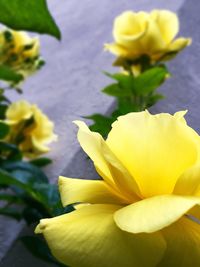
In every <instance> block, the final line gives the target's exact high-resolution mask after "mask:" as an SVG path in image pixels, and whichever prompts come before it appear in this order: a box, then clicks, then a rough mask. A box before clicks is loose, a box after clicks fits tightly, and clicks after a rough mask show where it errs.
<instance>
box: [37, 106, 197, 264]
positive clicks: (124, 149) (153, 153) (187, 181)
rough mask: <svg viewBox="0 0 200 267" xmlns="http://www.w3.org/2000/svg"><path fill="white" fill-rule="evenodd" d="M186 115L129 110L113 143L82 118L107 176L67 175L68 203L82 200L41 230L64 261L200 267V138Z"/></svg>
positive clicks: (88, 147)
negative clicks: (88, 177) (90, 178)
mask: <svg viewBox="0 0 200 267" xmlns="http://www.w3.org/2000/svg"><path fill="white" fill-rule="evenodd" d="M184 114H185V112H177V113H175V114H174V115H173V116H172V115H170V114H165V113H163V114H158V115H151V114H149V113H148V112H147V111H144V112H139V113H129V114H127V115H125V116H121V117H119V118H118V120H117V121H116V122H114V124H113V128H112V130H111V131H110V133H109V135H108V138H107V140H106V141H104V140H103V138H102V137H101V135H99V134H98V133H95V132H91V131H90V130H89V129H88V128H87V126H86V125H85V124H84V123H83V122H76V124H77V125H78V126H79V128H80V129H79V132H78V139H79V142H80V144H81V146H82V148H83V149H84V151H85V152H86V153H87V154H88V155H89V157H90V158H91V159H92V160H93V162H94V165H95V168H96V170H97V172H98V173H99V174H100V175H101V177H102V178H103V180H82V179H75V178H64V177H60V179H59V187H60V193H61V199H62V203H63V205H64V206H66V205H68V204H73V203H82V204H81V205H76V206H75V207H76V210H75V211H73V212H71V213H69V214H65V215H61V216H58V217H55V218H53V219H43V220H41V221H40V224H39V225H38V226H37V228H36V233H43V235H44V237H45V239H46V240H47V243H48V245H49V247H50V249H51V251H52V253H53V255H54V256H55V257H56V258H57V259H58V260H60V261H61V262H62V263H65V264H67V265H68V264H69V266H72V267H74V266H78V267H100V266H101V267H111V266H113V267H114V266H116V267H121V266H123V267H133V266H134V267H146V266H147V267H172V266H173V267H175V266H179V267H189V266H193V267H198V266H199V262H200V225H199V224H198V222H199V217H200V208H199V204H200V176H199V173H200V137H199V135H198V134H197V133H196V132H195V131H194V130H193V129H192V128H190V127H189V126H188V125H187V123H186V121H185V119H184ZM183 255H184V256H183ZM183 257H184V259H183Z"/></svg>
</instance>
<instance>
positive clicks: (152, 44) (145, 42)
mask: <svg viewBox="0 0 200 267" xmlns="http://www.w3.org/2000/svg"><path fill="white" fill-rule="evenodd" d="M140 46H141V50H142V51H143V54H147V55H148V54H150V56H151V55H152V53H158V52H160V51H162V50H163V49H165V43H164V41H163V39H162V35H161V32H160V30H159V28H158V26H157V24H156V23H155V22H154V21H153V20H151V19H149V21H148V27H147V31H146V33H145V35H144V36H143V37H142V38H141V39H140Z"/></svg>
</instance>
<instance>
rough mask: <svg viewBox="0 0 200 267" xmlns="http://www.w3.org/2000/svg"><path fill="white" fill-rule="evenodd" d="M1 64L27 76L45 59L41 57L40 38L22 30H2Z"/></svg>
mask: <svg viewBox="0 0 200 267" xmlns="http://www.w3.org/2000/svg"><path fill="white" fill-rule="evenodd" d="M0 43H1V46H0V64H2V65H6V66H8V67H10V68H11V69H12V70H14V71H16V72H17V73H19V74H22V75H23V77H24V78H25V77H26V76H28V75H30V74H32V73H33V72H35V71H36V70H37V69H39V68H40V67H41V66H42V65H43V64H44V61H43V60H42V59H41V58H40V44H39V39H38V38H31V37H29V35H28V34H27V33H25V32H22V31H14V30H10V29H6V30H3V31H2V32H0Z"/></svg>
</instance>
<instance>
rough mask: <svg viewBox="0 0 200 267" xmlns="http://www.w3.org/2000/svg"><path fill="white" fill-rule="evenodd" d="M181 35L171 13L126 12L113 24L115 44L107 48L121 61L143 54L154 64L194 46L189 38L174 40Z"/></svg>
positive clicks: (136, 57)
mask: <svg viewBox="0 0 200 267" xmlns="http://www.w3.org/2000/svg"><path fill="white" fill-rule="evenodd" d="M178 32H179V20H178V17H177V16H176V14H175V13H173V12H171V11H168V10H153V11H151V12H150V13H146V12H138V13H135V12H132V11H126V12H124V13H122V14H121V15H120V16H118V17H117V18H116V19H115V21H114V29H113V36H114V39H115V43H112V44H106V45H105V48H106V49H107V50H109V51H110V52H112V53H113V54H115V55H117V56H118V57H119V61H122V59H123V58H124V59H129V60H135V59H138V58H140V57H141V56H143V55H147V56H149V57H150V59H151V60H152V61H153V62H155V61H161V60H167V59H170V58H171V57H172V56H174V55H175V54H176V53H178V52H179V51H180V50H182V49H183V48H184V47H186V46H188V45H189V44H190V43H191V39H189V38H182V37H180V38H178V39H175V37H176V35H177V33H178ZM118 64H119V62H118Z"/></svg>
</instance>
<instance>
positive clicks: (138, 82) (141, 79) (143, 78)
mask: <svg viewBox="0 0 200 267" xmlns="http://www.w3.org/2000/svg"><path fill="white" fill-rule="evenodd" d="M167 73H168V72H167V70H166V69H165V68H162V67H154V68H151V69H150V70H147V71H145V72H143V73H142V74H140V75H139V76H138V77H136V78H135V80H134V90H135V93H136V94H138V95H147V94H149V93H151V92H153V91H154V90H155V89H157V88H158V87H159V86H160V85H161V84H162V83H163V82H164V81H165V77H166V74H167Z"/></svg>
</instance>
